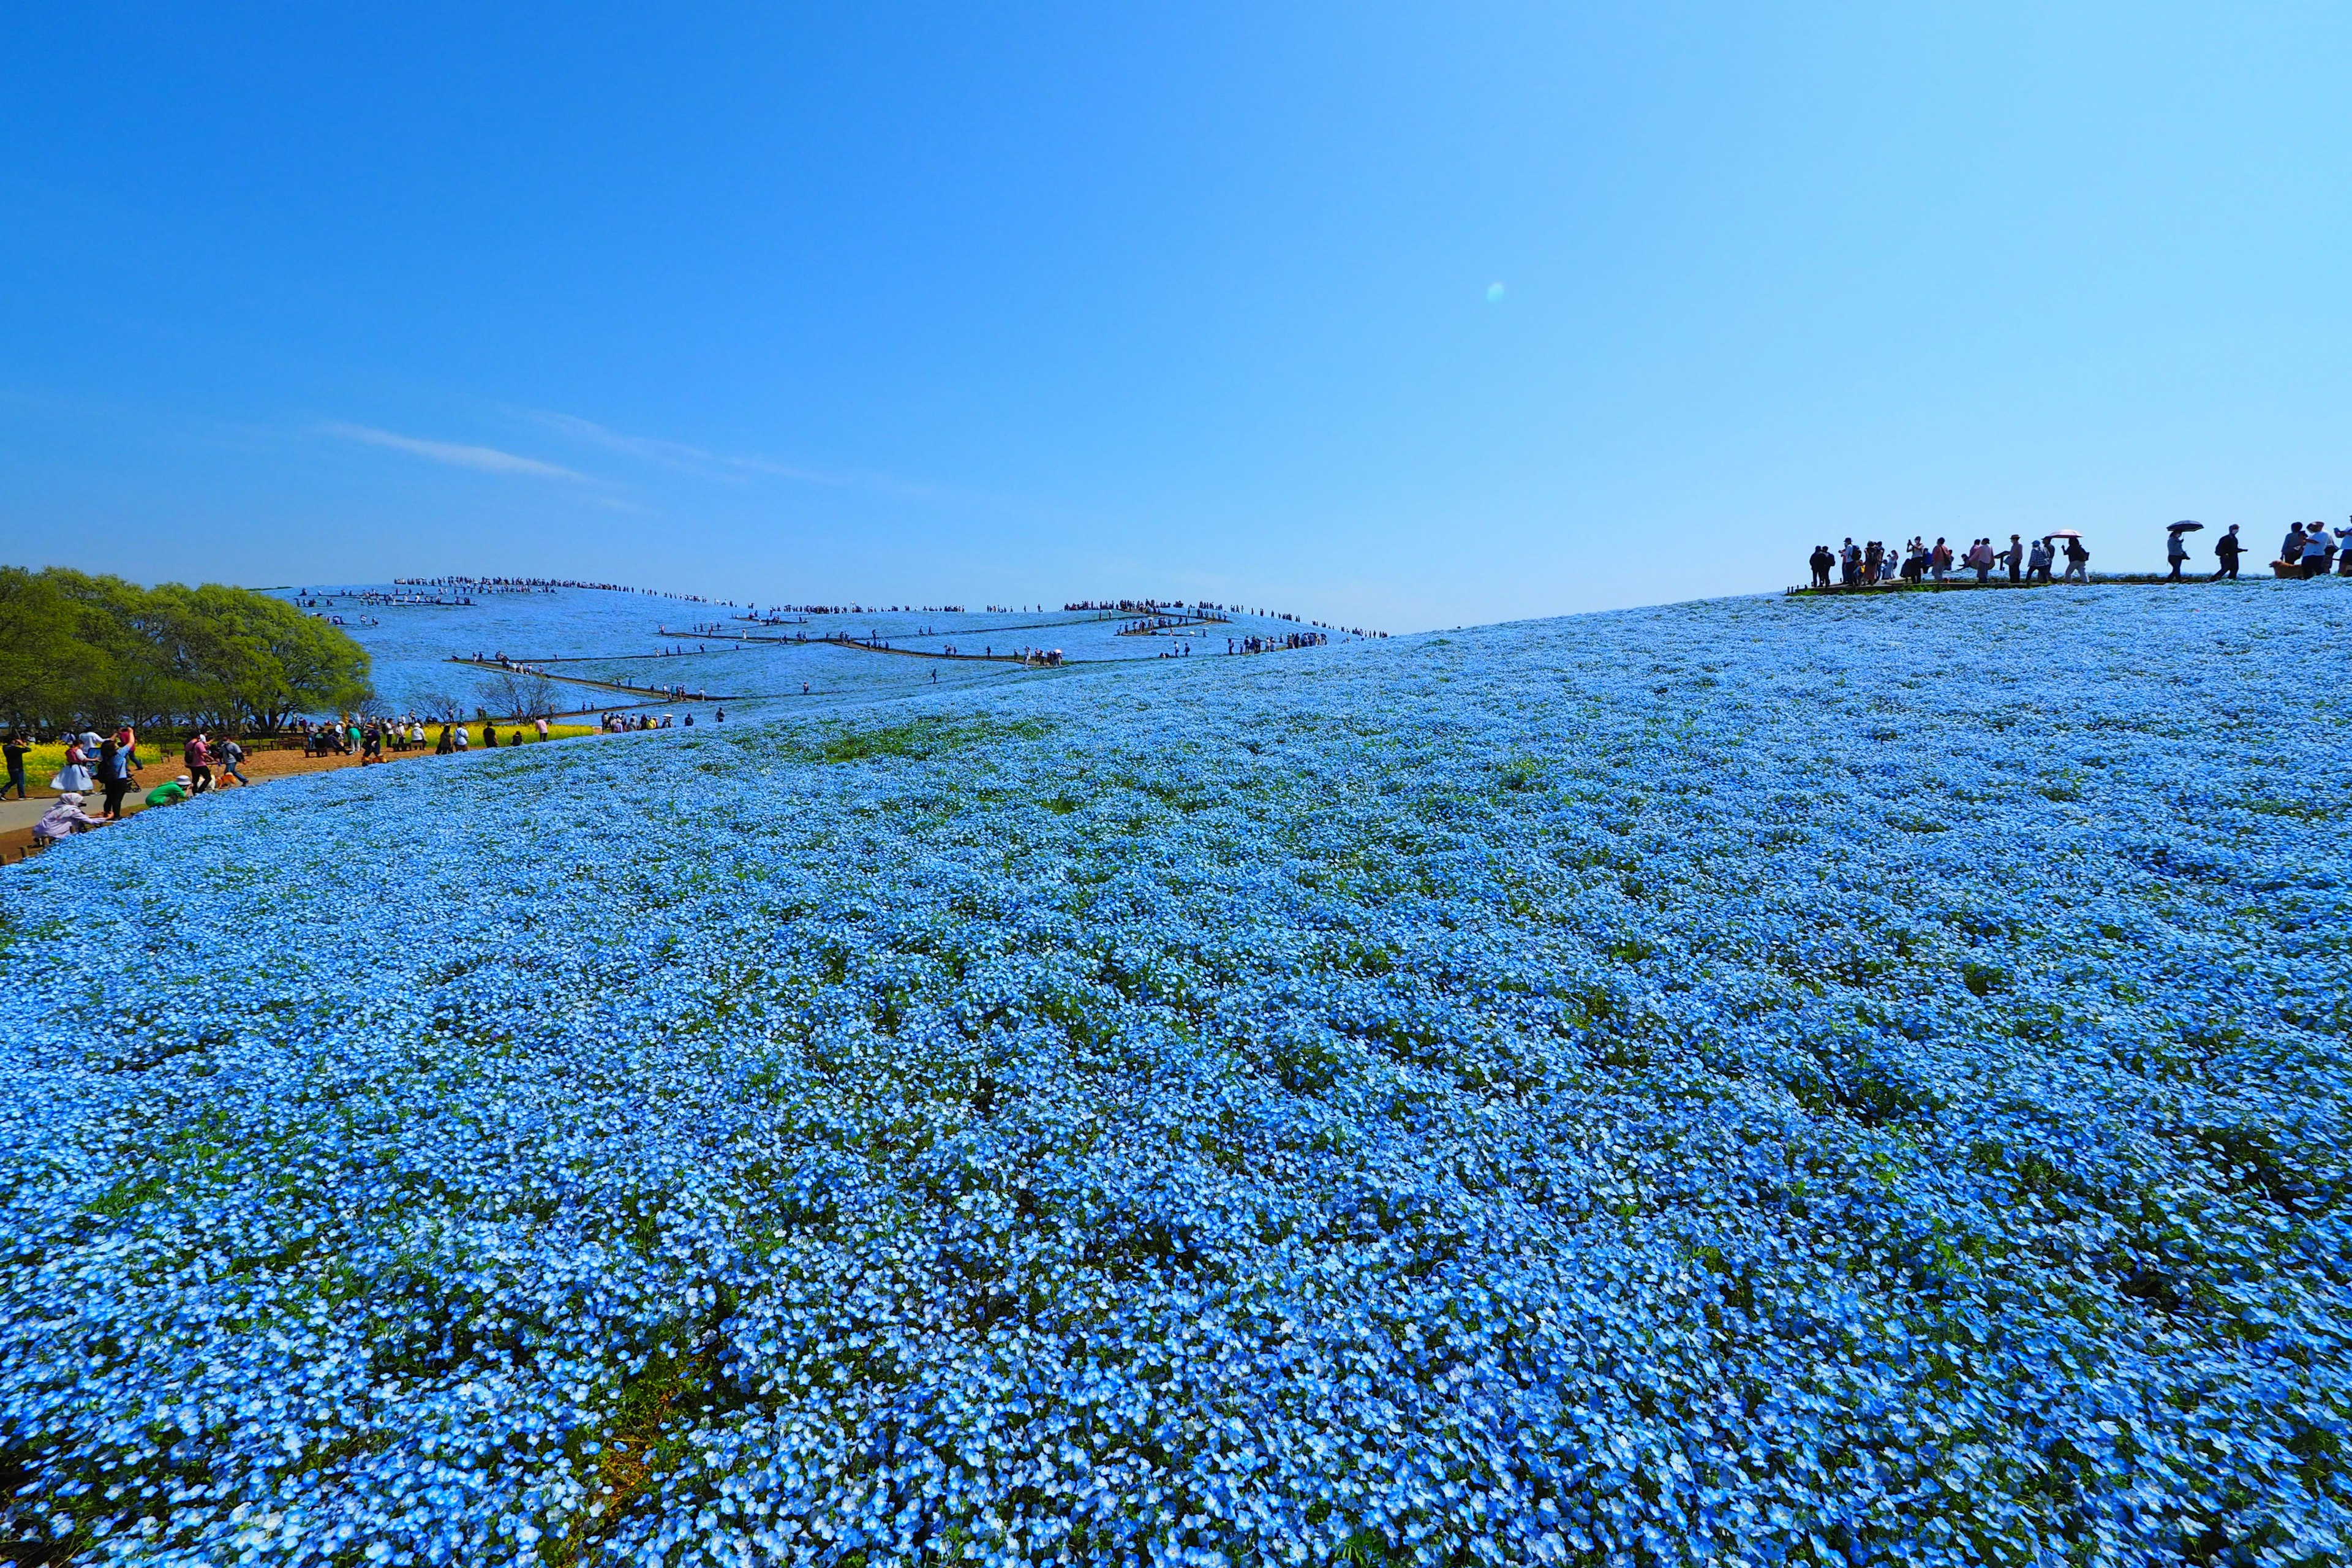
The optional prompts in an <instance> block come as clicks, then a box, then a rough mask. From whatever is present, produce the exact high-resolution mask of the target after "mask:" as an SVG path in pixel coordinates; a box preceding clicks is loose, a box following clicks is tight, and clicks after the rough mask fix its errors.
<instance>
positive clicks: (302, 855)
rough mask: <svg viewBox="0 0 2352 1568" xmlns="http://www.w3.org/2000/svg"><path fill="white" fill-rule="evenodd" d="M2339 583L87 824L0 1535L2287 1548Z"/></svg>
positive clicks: (1680, 621) (2313, 1323)
mask: <svg viewBox="0 0 2352 1568" xmlns="http://www.w3.org/2000/svg"><path fill="white" fill-rule="evenodd" d="M2347 623H2352V599H2347V598H2344V597H2342V596H2339V595H2337V593H2336V591H2335V589H2334V588H2333V586H2332V585H2330V584H2277V585H2272V584H2259V585H2256V584H2248V585H2244V586H2242V587H2240V588H2237V589H2235V590H2231V589H2227V588H2214V589H2204V588H2197V589H2184V590H2176V591H2170V592H2167V591H2160V590H2158V591H2151V590H2147V589H2137V590H2135V589H2092V590H2086V591H2082V592H2078V593H2060V592H2056V591H2051V592H2035V593H2030V594H2029V593H2002V594H1994V593H1984V594H1968V595H1940V596H1936V597H1932V598H1913V599H1906V600H1902V601H1900V602H1893V603H1885V602H1874V603H1867V604H1854V605H1845V604H1835V603H1832V604H1812V603H1790V602H1782V601H1769V602H1765V601H1740V602H1726V603H1717V604H1709V605H1692V606H1683V607H1678V608H1674V609H1666V610H1657V611H1649V612H1643V613H1638V614H1627V615H1617V616H1592V617H1585V618H1580V619H1576V620H1569V621H1559V622H1552V623H1547V624H1541V625H1530V626H1509V627H1499V628H1492V629H1488V630H1484V631H1479V632H1475V633H1459V634H1454V635H1453V636H1450V637H1422V638H1414V639H1400V640H1397V641H1393V642H1390V643H1387V644H1381V645H1373V646H1356V647H1333V648H1329V649H1325V650H1315V651H1308V652H1303V653H1296V654H1286V655H1284V656H1283V657H1281V658H1268V659H1262V660H1199V661H1194V662H1192V663H1190V664H1186V663H1182V662H1179V661H1171V662H1170V663H1169V664H1168V665H1166V666H1165V667H1161V668H1149V669H1146V670H1143V671H1141V672H1139V673H1129V674H1128V675H1126V676H1125V677H1122V678H1113V677H1111V676H1105V675H1076V676H1065V677H1063V678H1060V679H1052V680H1050V681H1045V682H1042V683H1039V684H1036V685H1033V686H1027V687H1024V688H1020V689H1008V690H1004V691H1002V692H998V693H994V694H992V695H991V696H990V697H989V698H987V699H982V698H979V697H971V696H966V697H961V698H953V699H947V700H939V701H937V702H934V703H932V704H930V705H929V706H928V707H925V706H917V705H911V704H899V705H892V706H886V707H877V708H875V709H871V710H865V711H862V712H859V713H855V714H852V715H850V716H849V717H848V718H847V719H846V720H845V721H831V722H824V723H818V722H803V723H802V724H800V725H798V726H797V727H790V726H782V725H776V726H756V727H749V726H747V727H740V728H739V727H735V726H730V728H729V730H728V731H726V732H724V733H714V732H711V731H708V730H705V731H699V732H697V733H696V734H694V735H693V736H692V737H691V738H688V737H686V736H683V735H677V734H664V735H652V736H646V737H642V738H635V739H630V740H625V741H618V742H583V743H577V744H572V745H568V746H556V747H549V748H545V749H543V750H541V749H536V748H534V749H532V750H530V751H529V752H522V753H511V754H510V753H499V754H492V755H488V756H483V755H477V756H474V757H470V758H463V759H447V760H446V761H433V762H427V763H412V764H409V765H407V766H404V767H401V768H385V769H375V770H370V771H369V772H368V773H365V774H352V773H339V774H333V775H328V776H323V777H320V778H318V779H315V780H311V781H307V782H304V783H299V784H279V785H277V786H273V787H272V788H270V789H268V790H262V791H255V792H252V794H250V795H247V794H244V793H242V792H240V793H239V794H237V795H232V796H227V797H222V798H215V799H211V800H208V801H202V802H198V803H196V804H195V805H191V806H187V807H183V808H179V809H178V810H176V811H175V812H171V813H164V812H157V813H151V814H149V815H148V816H144V817H142V818H141V819H139V820H138V821H136V822H134V823H132V824H131V825H130V826H127V827H122V828H117V829H113V830H110V831H109V832H107V833H105V834H101V835H94V836H92V837H90V838H89V839H87V840H79V841H74V842H69V843H68V844H67V845H65V846H64V847H61V848H60V849H58V851H56V852H53V853H51V854H49V855H47V856H46V857H44V858H42V859H41V860H39V861H38V862H37V863H35V864H33V865H31V866H28V867H26V868H23V869H21V870H16V869H12V870H11V871H10V872H8V873H7V875H6V876H5V879H0V918H5V928H0V1052H5V1057H4V1058H0V1060H5V1107H6V1110H5V1116H6V1121H5V1128H0V1131H5V1144H4V1145H0V1146H5V1156H0V1160H5V1164H4V1165H0V1170H4V1171H5V1185H0V1202H5V1220H0V1224H5V1232H6V1248H5V1265H0V1468H5V1472H6V1476H5V1479H6V1483H7V1489H8V1490H10V1491H13V1493H14V1494H15V1495H14V1500H13V1502H11V1503H10V1504H9V1505H8V1507H9V1510H10V1517H9V1519H8V1520H7V1521H5V1523H6V1528H7V1532H8V1533H10V1534H14V1535H18V1536H37V1537H47V1536H58V1537H64V1538H69V1539H71V1540H72V1541H74V1542H79V1548H80V1552H81V1554H82V1556H83V1557H84V1558H85V1559H86V1560H87V1561H90V1562H105V1561H118V1560H119V1561H127V1562H159V1563H160V1562H188V1563H195V1562H205V1563H220V1562H229V1561H240V1560H242V1561H252V1562H268V1563H362V1562H371V1563H380V1562H391V1563H425V1562H431V1563H468V1564H476V1563H502V1562H508V1561H519V1562H526V1563H541V1562H543V1563H619V1562H639V1563H794V1562H807V1563H901V1562H906V1563H911V1562H918V1561H921V1562H929V1561H940V1560H957V1561H961V1560H972V1561H986V1562H994V1563H1060V1562H1067V1563H1179V1562H1182V1563H1210V1562H1215V1563H1226V1562H1234V1563H1329V1562H1335V1561H1339V1560H1341V1559H1342V1558H1345V1559H1347V1560H1350V1561H1355V1562H1374V1563H1379V1562H1387V1563H1545V1562H1563V1563H1565V1562H1594V1563H1598V1562H1615V1563H1666V1562H1691V1563H1697V1562H1709V1561H1738V1562H1759V1563H1769V1562H1775V1561H1797V1562H1815V1563H1827V1562H1852V1563H1863V1562H1913V1563H1987V1562H2013V1563H2029V1562H2045V1561H2046V1562H2059V1561H2062V1560H2063V1561H2078V1562H2099V1563H2137V1562H2217V1561H2218V1562H2243V1563H2254V1562H2265V1563H2290V1562H2314V1563H2315V1562H2322V1561H2327V1560H2340V1558H2341V1555H2342V1553H2343V1552H2344V1551H2345V1542H2344V1531H2345V1523H2346V1514H2345V1507H2346V1495H2347V1484H2346V1464H2347V1460H2346V1458H2345V1455H2344V1452H2343V1449H2342V1444H2343V1442H2344V1434H2345V1432H2346V1430H2347V1419H2352V1409H2347V1405H2352V1385H2348V1381H2352V1373H2347V1351H2352V1345H2347V1330H2352V1300H2347V1279H2352V1250H2347V1247H2352V1227H2347V1182H2352V1164H2347V1127H2346V1116H2347V1078H2346V1058H2347V1043H2346V1025H2347V997H2352V984H2347V983H2352V956H2347V938H2346V936H2345V932H2346V931H2347V922H2346V916H2347V864H2348V863H2352V861H2348V859H2347V851H2346V847H2345V846H2346V843H2347V840H2346V838H2345V837H2344V835H2343V834H2342V832H2341V831H2340V828H2339V826H2338V823H2339V819H2340V818H2341V816H2342V814H2343V811H2344V802H2345V801H2346V800H2347V797H2352V765H2347V760H2346V755H2347V753H2346V750H2345V748H2344V746H2343V744H2342V739H2343V736H2342V729H2341V726H2342V724H2343V722H2344V720H2345V711H2344V709H2343V707H2342V706H2341V705H2340V700H2339V699H2338V698H2337V697H2336V695H2335V694H2334V683H2333V682H2332V680H2330V679H2324V678H2323V679H2315V677H2314V671H2315V665H2314V662H2313V650H2315V649H2326V648H2329V647H2334V646H2336V643H2337V642H2338V641H2339V634H2341V633H2343V632H2344V631H2345V630H2346V629H2347ZM2323 675H2324V668H2323Z"/></svg>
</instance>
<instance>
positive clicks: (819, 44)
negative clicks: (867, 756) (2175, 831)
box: [0, 3, 2352, 630]
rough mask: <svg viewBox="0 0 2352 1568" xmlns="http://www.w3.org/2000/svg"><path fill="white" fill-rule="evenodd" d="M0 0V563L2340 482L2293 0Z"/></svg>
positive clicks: (2334, 111)
mask: <svg viewBox="0 0 2352 1568" xmlns="http://www.w3.org/2000/svg"><path fill="white" fill-rule="evenodd" d="M0 38H5V47H0V146H5V148H6V153H5V156H0V299H5V300H6V302H7V312H6V316H7V322H8V325H7V330H6V331H5V333H0V560H5V561H9V562H23V563H63V564H71V565H77V566H82V567H87V568H92V569H100V570H110V571H116V572H121V573H123V574H127V575H131V576H134V577H138V578H142V579H145V580H155V579H161V578H176V579H211V580H224V581H236V582H245V583H250V584H277V583H289V582H313V581H319V580H326V579H343V580H359V579H365V578H379V577H383V576H386V575H390V574H410V573H435V572H442V571H452V570H457V571H477V572H511V573H535V574H550V575H564V576H581V577H591V578H599V579H613V580H621V581H626V582H630V583H638V584H648V585H656V586H667V587H675V588H681V589H687V590H691V591H699V592H709V593H714V594H719V595H734V596H739V597H740V596H746V595H756V596H758V597H760V598H761V599H765V600H775V599H792V600H812V599H813V600H821V601H839V600H846V599H857V600H862V601H875V600H881V601H907V602H914V603H929V604H937V603H943V602H958V603H967V604H971V605H979V604H982V603H987V602H1006V601H1022V600H1046V601H1058V600H1060V599H1063V598H1065V597H1067V596H1075V595H1130V594H1146V593H1150V594H1158V595H1168V596H1175V597H1183V598H1191V597H1195V596H1207V597H1212V598H1216V599H1221V600H1226V601H1231V602H1237V603H1242V604H1244V605H1269V606H1274V607H1277V608H1285V609H1295V610H1297V611H1300V612H1303V613H1307V614H1310V615H1315V616H1323V617H1327V618H1332V619H1338V620H1341V621H1343V622H1352V623H1360V624H1368V625H1373V626H1385V627H1388V628H1391V629H1397V630H1405V629H1412V628H1415V627H1420V626H1434V625H1452V624H1455V623H1458V622H1466V621H1480V620H1493V619H1502V618H1510V617H1517V616H1537V615H1549V614H1559V613H1564V612H1569V611H1574V610H1580V609H1588V608H1594V607H1599V606H1604V605H1619V604H1633V603H1647V602H1656V601H1662V600H1672V599H1683V598H1692V597H1698V596H1702V595H1716V594H1725V593H1737V592H1746V591H1752V590H1758V589H1766V588H1771V587H1775V586H1778V585H1780V584H1784V583H1787V582H1790V581H1795V580H1798V579H1799V578H1800V577H1801V575H1802V557H1803V556H1804V554H1805V552H1807V550H1808V549H1810V547H1811V545H1812V544H1813V543H1814V542H1816V541H1817V540H1825V539H1827V540H1833V539H1836V538H1839V537H1843V536H1844V535H1846V534H1853V535H1854V536H1856V537H1858V538H1860V537H1882V538H1888V539H1895V538H1900V537H1906V536H1907V535H1909V534H1910V533H1913V532H1916V531H1925V532H1927V534H1929V535H1931V536H1932V535H1934V534H1937V533H1943V534H1948V535H1950V536H1952V537H1953V538H1955V539H1959V540H1965V539H1967V538H1971V537H1974V536H1975V535H1976V534H1979V533H1988V532H1990V533H1997V534H1999V535H2000V536H2001V537H2003V538H2005V537H2006V536H2007V535H2008V534H2009V533H2010V532H2011V531H2036V530H2044V529H2047V528H2051V527H2061V526H2073V527H2079V528H2082V529H2083V530H2084V531H2085V532H2086V534H2087V535H2088V536H2089V539H2090V542H2091V545H2092V548H2093V550H2094V552H2095V561H2096V563H2097V564H2099V565H2101V566H2124V565H2152V564H2155V563H2158V560H2159V558H2160V555H2161V550H2162V539H2163V532H2162V530H2163V525H2164V524H2165V523H2166V522H2168V521H2172V520H2174V519H2177V518H2183V517H2193V518H2201V519H2205V520H2207V521H2215V522H2221V523H2226V522H2231V521H2237V522H2242V523H2245V524H2247V525H2248V527H2249V529H2250V531H2252V532H2253V533H2254V534H2255V536H2256V537H2257V539H2259V540H2263V541H2267V540H2268V539H2269V537H2270V536H2271V535H2273V534H2274V533H2279V532H2283V531H2284V526H2285V524H2286V523H2287V522H2288V521H2294V520H2298V519H2304V518H2310V517H2316V516H2323V515H2324V516H2327V517H2329V518H2331V519H2333V520H2335V521H2337V522H2338V523H2339V524H2340V523H2341V522H2342V521H2344V519H2345V518H2346V516H2347V514H2352V486H2347V484H2346V483H2345V482H2344V480H2345V478H2346V472H2345V470H2346V462H2345V459H2346V458H2347V442H2352V437H2347V431H2352V423H2347V414H2352V408H2348V407H2347V402H2352V395H2347V374H2346V367H2347V363H2352V341H2347V340H2352V332H2347V312H2346V307H2345V287H2344V278H2345V273H2346V264H2345V262H2344V260H2343V257H2344V255H2345V254H2346V251H2347V233H2346V229H2347V201H2348V200H2352V180H2347V174H2348V173H2352V170H2347V161H2352V137H2347V134H2346V131H2345V124H2346V116H2347V110H2346V109H2345V107H2344V104H2343V102H2342V97H2343V89H2342V83H2343V81H2344V79H2345V75H2346V68H2347V65H2352V48H2347V46H2352V12H2347V11H2346V10H2344V9H2343V8H2341V7H2321V6H2309V7H2270V6H2261V5H2253V6H2248V5H2230V6H2221V5H2214V6H2210V7H2197V8H2189V7H2178V6H2166V5H2131V6H2124V5H2103V6H2089V5H2081V6H2075V5H2020V6H2003V5H1965V6H1961V5H1954V6H1933V5H1920V6H1907V5H1906V6H1886V5H1854V6H1850V7H1839V6H1815V7H1804V6H1785V7H1784V6H1764V5H1742V6H1707V5H1671V4H1669V5H1657V4H1648V5H1578V6H1542V7H1537V6H1519V5H1461V4H1456V5H1423V6H1391V5H1367V4H1360V3H1358V4H1349V5H1282V6H1272V7H1269V6H1265V5H1232V6H1209V5H1188V6H1164V7H1139V6H1116V7H1114V6H1100V5H1085V6H1080V5H1068V6H1057V5H1016V6H1009V7H1001V6H956V7H939V8H933V7H927V6H920V5H887V4H883V5H858V6H830V7H824V8H793V7H780V6H772V5H761V6H740V7H738V6H730V5H707V6H699V7H650V6H648V7H635V8H630V9H626V10H622V9H602V8H598V7H595V6H591V5H565V6H560V7H559V6H545V7H526V6H517V5H507V6H489V7H485V6H482V5H478V4H477V5H467V6H443V5H423V4H409V5H400V6H389V5H337V6H315V5H303V6H296V5H285V6H275V7H257V6H234V5H232V6H226V7H188V6H163V5H103V6H99V5H71V6H19V7H14V8H12V9H11V10H10V12H9V14H8V16H6V18H5V21H0ZM1496 285H1500V287H1499V289H1497V288H1496ZM2209 537H2210V535H2209Z"/></svg>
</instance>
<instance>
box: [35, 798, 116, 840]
mask: <svg viewBox="0 0 2352 1568" xmlns="http://www.w3.org/2000/svg"><path fill="white" fill-rule="evenodd" d="M81 803H82V795H81V792H80V791H79V790H68V791H66V793H65V794H63V795H59V796H58V803H57V804H56V805H53V806H51V807H49V809H48V810H47V811H45V812H43V813H42V814H41V820H40V821H38V822H37V823H35V824H33V837H35V838H37V839H39V840H40V841H41V842H42V843H43V844H45V845H47V844H55V843H56V842H57V841H58V839H60V838H63V837H65V836H66V835H67V834H68V833H87V832H89V830H90V829H91V828H93V827H103V826H106V818H104V817H102V816H91V815H90V814H89V813H88V812H86V811H84V810H83V809H82V808H81Z"/></svg>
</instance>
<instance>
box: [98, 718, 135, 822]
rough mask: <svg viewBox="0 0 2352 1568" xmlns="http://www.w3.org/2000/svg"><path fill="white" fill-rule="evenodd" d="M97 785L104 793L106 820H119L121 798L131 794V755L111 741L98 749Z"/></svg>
mask: <svg viewBox="0 0 2352 1568" xmlns="http://www.w3.org/2000/svg"><path fill="white" fill-rule="evenodd" d="M98 783H99V787H100V788H101V789H103V790H105V791H106V819H107V820H108V821H109V822H113V821H116V820H118V819H120V818H121V816H122V797H123V796H124V795H128V794H129V793H130V792H131V753H130V752H126V751H124V750H123V749H122V748H121V746H118V745H116V744H115V743H114V742H113V741H112V740H111V739H110V740H108V741H107V742H106V743H105V744H104V745H102V746H100V747H99V749H98Z"/></svg>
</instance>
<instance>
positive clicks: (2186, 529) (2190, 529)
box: [2165, 522, 2205, 533]
mask: <svg viewBox="0 0 2352 1568" xmlns="http://www.w3.org/2000/svg"><path fill="white" fill-rule="evenodd" d="M2204 526H2205V525H2204V524H2203V523H2201V522H2176V523H2174V524H2173V525H2172V526H2171V527H2170V528H2168V529H2166V530H2165V532H2167V533H2194V532H2196V531H2198V530H2199V529H2200V528H2202V527H2204Z"/></svg>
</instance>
